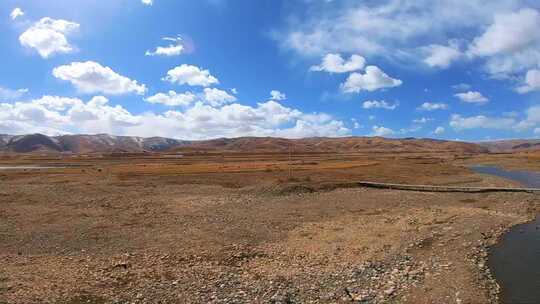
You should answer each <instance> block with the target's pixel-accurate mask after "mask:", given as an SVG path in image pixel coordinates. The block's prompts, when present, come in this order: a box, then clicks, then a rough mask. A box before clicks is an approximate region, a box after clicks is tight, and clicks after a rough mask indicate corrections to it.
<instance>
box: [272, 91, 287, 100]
mask: <svg viewBox="0 0 540 304" xmlns="http://www.w3.org/2000/svg"><path fill="white" fill-rule="evenodd" d="M270 99H271V100H278V101H279V100H285V99H287V95H285V93H281V92H280V91H277V90H272V91H270Z"/></svg>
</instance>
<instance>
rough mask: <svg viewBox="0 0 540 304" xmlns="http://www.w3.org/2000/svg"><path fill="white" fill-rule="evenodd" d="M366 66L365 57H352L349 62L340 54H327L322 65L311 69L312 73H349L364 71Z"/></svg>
mask: <svg viewBox="0 0 540 304" xmlns="http://www.w3.org/2000/svg"><path fill="white" fill-rule="evenodd" d="M365 64H366V60H365V59H364V57H362V56H360V55H351V57H350V58H349V60H347V61H346V60H345V59H343V58H342V57H341V55H340V54H327V55H326V56H324V58H323V60H322V63H321V64H320V65H315V66H312V67H311V68H310V71H318V72H321V71H326V72H328V73H347V72H353V71H358V70H362V69H363V68H364V66H365Z"/></svg>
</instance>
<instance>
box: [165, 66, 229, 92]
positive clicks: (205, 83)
mask: <svg viewBox="0 0 540 304" xmlns="http://www.w3.org/2000/svg"><path fill="white" fill-rule="evenodd" d="M163 80H165V81H168V82H170V83H176V84H181V85H185V84H187V85H190V86H202V87H209V86H211V85H214V84H218V83H219V80H218V79H217V78H216V77H214V76H212V75H211V74H210V72H209V71H208V70H202V69H200V68H199V67H196V66H194V65H188V64H182V65H181V66H177V67H175V68H174V69H171V70H169V71H168V72H167V76H165V78H163Z"/></svg>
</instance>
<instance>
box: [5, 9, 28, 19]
mask: <svg viewBox="0 0 540 304" xmlns="http://www.w3.org/2000/svg"><path fill="white" fill-rule="evenodd" d="M22 16H24V12H23V10H22V9H21V8H20V7H16V8H14V9H13V10H12V11H11V13H10V14H9V17H10V18H11V20H15V19H17V18H19V17H22Z"/></svg>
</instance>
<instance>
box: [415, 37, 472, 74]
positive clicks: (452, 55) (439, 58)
mask: <svg viewBox="0 0 540 304" xmlns="http://www.w3.org/2000/svg"><path fill="white" fill-rule="evenodd" d="M421 50H422V51H423V52H424V53H425V55H426V57H425V58H424V63H426V64H427V65H429V66H430V67H437V68H443V69H444V68H447V67H449V66H450V64H451V63H452V62H453V61H456V60H458V59H459V58H461V56H462V55H463V54H462V53H461V51H460V50H459V46H458V45H457V44H456V43H450V45H448V46H446V45H440V44H431V45H428V46H425V47H422V48H421Z"/></svg>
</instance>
